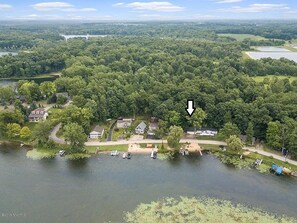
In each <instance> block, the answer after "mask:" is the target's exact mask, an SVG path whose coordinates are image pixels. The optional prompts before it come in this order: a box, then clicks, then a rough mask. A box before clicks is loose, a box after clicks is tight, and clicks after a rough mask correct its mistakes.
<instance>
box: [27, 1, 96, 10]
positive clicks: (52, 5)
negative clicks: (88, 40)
mask: <svg viewBox="0 0 297 223" xmlns="http://www.w3.org/2000/svg"><path fill="white" fill-rule="evenodd" d="M32 7H33V8H34V9H35V10H38V11H63V12H94V11H97V10H96V9H95V8H75V7H74V5H71V4H69V3H67V2H41V3H37V4H35V5H32Z"/></svg>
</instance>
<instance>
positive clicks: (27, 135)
mask: <svg viewBox="0 0 297 223" xmlns="http://www.w3.org/2000/svg"><path fill="white" fill-rule="evenodd" d="M20 136H21V139H24V140H27V139H29V138H30V137H31V131H30V129H29V128H28V127H27V126H24V127H23V128H22V129H21V131H20Z"/></svg>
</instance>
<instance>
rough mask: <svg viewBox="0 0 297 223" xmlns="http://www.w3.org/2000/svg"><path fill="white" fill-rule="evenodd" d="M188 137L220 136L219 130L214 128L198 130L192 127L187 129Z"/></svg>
mask: <svg viewBox="0 0 297 223" xmlns="http://www.w3.org/2000/svg"><path fill="white" fill-rule="evenodd" d="M187 134H188V135H199V136H215V135H217V134H218V130H217V129H212V128H201V129H197V128H196V127H190V128H188V129H187Z"/></svg>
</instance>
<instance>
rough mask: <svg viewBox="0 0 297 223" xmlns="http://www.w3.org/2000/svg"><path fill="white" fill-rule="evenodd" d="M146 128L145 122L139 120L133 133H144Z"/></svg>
mask: <svg viewBox="0 0 297 223" xmlns="http://www.w3.org/2000/svg"><path fill="white" fill-rule="evenodd" d="M145 129H146V124H145V123H144V122H141V123H140V124H139V125H138V126H137V127H136V128H135V133H136V134H144V132H145Z"/></svg>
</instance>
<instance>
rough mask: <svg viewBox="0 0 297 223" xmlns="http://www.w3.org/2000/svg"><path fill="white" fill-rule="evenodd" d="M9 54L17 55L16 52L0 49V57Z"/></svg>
mask: <svg viewBox="0 0 297 223" xmlns="http://www.w3.org/2000/svg"><path fill="white" fill-rule="evenodd" d="M9 54H11V55H13V56H15V55H18V53H17V52H2V51H0V57H1V56H5V55H9Z"/></svg>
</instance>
